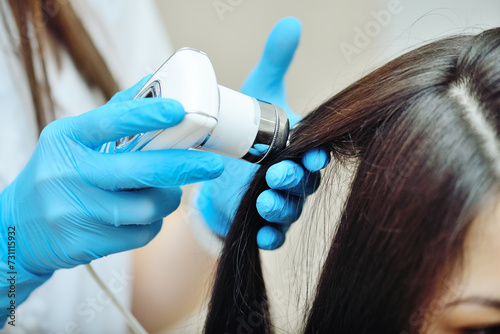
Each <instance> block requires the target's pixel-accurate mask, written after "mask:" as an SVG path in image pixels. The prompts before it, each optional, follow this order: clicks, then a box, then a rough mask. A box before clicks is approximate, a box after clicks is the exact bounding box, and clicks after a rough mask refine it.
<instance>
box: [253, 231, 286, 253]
mask: <svg viewBox="0 0 500 334" xmlns="http://www.w3.org/2000/svg"><path fill="white" fill-rule="evenodd" d="M284 242H285V235H284V234H283V233H282V232H281V231H279V230H277V229H275V228H274V227H272V226H268V225H267V226H264V227H262V228H261V229H260V230H259V231H258V232H257V245H258V246H259V248H260V249H263V250H274V249H277V248H279V247H281V246H282V245H283V243H284Z"/></svg>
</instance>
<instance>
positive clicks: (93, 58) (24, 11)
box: [2, 0, 118, 131]
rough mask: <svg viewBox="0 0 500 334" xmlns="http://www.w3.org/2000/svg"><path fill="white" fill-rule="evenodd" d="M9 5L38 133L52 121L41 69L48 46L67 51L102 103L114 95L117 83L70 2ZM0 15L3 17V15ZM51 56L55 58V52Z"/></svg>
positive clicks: (13, 1) (32, 0)
mask: <svg viewBox="0 0 500 334" xmlns="http://www.w3.org/2000/svg"><path fill="white" fill-rule="evenodd" d="M9 4H10V8H11V11H12V15H13V16H14V20H15V22H16V26H17V29H18V33H19V35H18V36H19V51H20V56H21V59H22V61H23V64H24V68H25V72H26V76H27V78H28V82H29V86H30V91H31V97H32V100H33V105H34V108H35V113H36V120H37V126H38V130H39V131H42V129H43V128H44V127H45V125H47V124H48V123H50V122H51V121H53V120H54V105H53V101H52V97H51V89H50V84H49V82H48V78H47V72H46V69H45V57H46V55H47V50H48V49H49V48H50V46H51V43H52V44H53V43H57V44H58V45H60V46H62V47H63V48H65V49H66V50H67V51H68V53H69V55H70V56H71V58H72V60H73V62H74V64H75V66H76V68H77V69H78V71H79V72H80V73H81V75H82V76H83V78H85V79H86V80H87V82H88V83H89V84H90V85H92V86H95V87H97V88H98V89H99V90H100V91H101V92H102V93H103V95H104V97H105V98H106V99H110V98H111V97H112V96H113V95H114V93H116V92H117V91H118V85H117V83H116V82H115V80H114V79H113V76H112V75H111V72H110V71H109V69H108V67H107V65H106V63H105V62H104V59H103V58H102V56H101V54H100V53H99V51H98V50H97V48H96V47H95V45H94V43H93V42H92V39H91V38H90V36H89V34H88V33H87V31H86V30H85V28H84V26H83V24H82V22H81V21H80V18H79V17H78V15H76V13H75V11H74V10H73V8H72V6H71V3H70V1H67V0H66V1H61V0H9ZM2 15H5V13H4V12H3V11H2ZM5 21H6V19H5V17H4V22H5ZM55 54H56V56H57V52H55Z"/></svg>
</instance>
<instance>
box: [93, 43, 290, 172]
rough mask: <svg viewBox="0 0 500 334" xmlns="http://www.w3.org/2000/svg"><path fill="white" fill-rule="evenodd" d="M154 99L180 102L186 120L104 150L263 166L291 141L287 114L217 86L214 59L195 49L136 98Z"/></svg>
mask: <svg viewBox="0 0 500 334" xmlns="http://www.w3.org/2000/svg"><path fill="white" fill-rule="evenodd" d="M148 97H153V98H154V97H163V98H171V99H175V100H177V101H179V102H180V103H181V104H182V105H183V107H184V110H185V112H186V116H185V118H184V119H183V120H182V122H181V123H179V124H178V125H176V126H173V127H171V128H167V129H160V130H157V131H151V132H146V133H140V134H137V135H132V136H129V137H126V138H122V139H120V140H117V141H116V142H110V143H107V144H105V145H103V146H102V147H101V148H100V151H101V152H105V153H122V152H134V151H138V150H143V151H147V150H166V149H189V148H195V149H201V150H206V151H212V152H216V153H220V154H223V155H227V156H231V157H235V158H243V159H245V160H248V161H251V162H256V163H259V162H260V161H262V160H263V159H264V158H265V157H266V156H267V154H268V153H269V152H270V151H271V150H273V149H275V148H277V149H280V148H283V147H284V146H285V144H286V140H287V138H288V118H287V116H286V113H285V112H284V111H283V110H281V109H280V108H277V107H276V106H274V105H272V104H269V103H267V102H263V101H257V100H256V99H255V98H252V97H249V96H247V95H244V94H242V93H239V92H236V91H234V90H231V89H229V88H226V87H223V86H219V85H217V79H216V76H215V72H214V69H213V66H212V64H211V62H210V59H209V58H208V56H207V55H206V54H205V53H203V52H200V51H198V50H195V49H191V48H183V49H180V50H178V51H177V52H175V53H174V54H173V55H172V56H171V57H170V58H169V59H167V61H166V62H165V63H164V64H163V65H162V66H161V67H160V68H159V69H158V71H156V73H155V74H154V75H153V76H152V77H151V78H150V79H149V80H148V82H147V83H146V84H145V85H144V86H143V88H142V89H141V90H140V92H139V93H138V94H137V96H136V97H135V98H136V99H137V98H148ZM257 147H259V149H256V148H257ZM262 148H264V150H263V151H262Z"/></svg>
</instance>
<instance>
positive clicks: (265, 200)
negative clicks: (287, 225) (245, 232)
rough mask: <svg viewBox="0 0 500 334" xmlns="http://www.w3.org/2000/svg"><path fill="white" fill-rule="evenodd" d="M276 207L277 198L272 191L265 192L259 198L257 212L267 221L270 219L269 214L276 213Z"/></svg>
mask: <svg viewBox="0 0 500 334" xmlns="http://www.w3.org/2000/svg"><path fill="white" fill-rule="evenodd" d="M275 205H276V203H275V198H274V196H273V194H272V192H270V191H264V192H262V193H261V194H260V195H259V196H258V197H257V202H256V206H257V212H258V213H259V214H260V215H261V216H262V217H263V218H264V219H266V220H267V219H268V218H269V214H270V213H271V212H273V211H274V208H275Z"/></svg>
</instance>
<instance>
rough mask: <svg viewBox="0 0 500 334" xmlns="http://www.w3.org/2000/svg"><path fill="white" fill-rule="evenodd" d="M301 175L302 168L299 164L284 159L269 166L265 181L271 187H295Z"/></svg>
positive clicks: (302, 174) (302, 173) (302, 175)
mask: <svg viewBox="0 0 500 334" xmlns="http://www.w3.org/2000/svg"><path fill="white" fill-rule="evenodd" d="M303 177H304V170H303V168H302V167H301V166H300V165H299V164H297V163H295V162H293V161H291V160H284V161H280V162H278V163H277V164H275V165H272V166H271V167H269V169H268V170H267V173H266V182H267V185H268V186H269V187H270V188H272V189H287V188H292V187H295V186H296V185H297V184H299V183H300V180H301V179H302V178H303Z"/></svg>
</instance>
